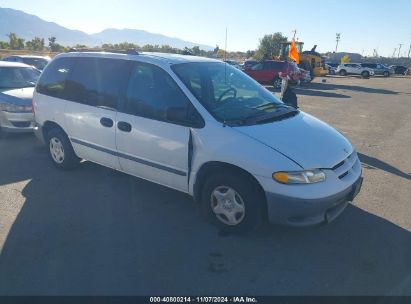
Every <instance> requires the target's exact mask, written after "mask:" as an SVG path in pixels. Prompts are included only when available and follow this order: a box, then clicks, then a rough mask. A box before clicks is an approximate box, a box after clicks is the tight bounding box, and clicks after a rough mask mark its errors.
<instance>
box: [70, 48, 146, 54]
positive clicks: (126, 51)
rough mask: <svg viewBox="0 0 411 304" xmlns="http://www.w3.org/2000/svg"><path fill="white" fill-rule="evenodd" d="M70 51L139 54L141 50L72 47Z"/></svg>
mask: <svg viewBox="0 0 411 304" xmlns="http://www.w3.org/2000/svg"><path fill="white" fill-rule="evenodd" d="M68 52H69V53H76V52H95V53H101V52H106V53H116V54H127V55H139V52H138V51H137V50H136V49H127V50H116V49H87V48H79V49H77V48H71V49H69V51H68Z"/></svg>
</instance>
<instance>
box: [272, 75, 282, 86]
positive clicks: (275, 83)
mask: <svg viewBox="0 0 411 304" xmlns="http://www.w3.org/2000/svg"><path fill="white" fill-rule="evenodd" d="M281 82H282V80H281V78H280V77H278V76H275V78H274V79H273V87H274V89H281Z"/></svg>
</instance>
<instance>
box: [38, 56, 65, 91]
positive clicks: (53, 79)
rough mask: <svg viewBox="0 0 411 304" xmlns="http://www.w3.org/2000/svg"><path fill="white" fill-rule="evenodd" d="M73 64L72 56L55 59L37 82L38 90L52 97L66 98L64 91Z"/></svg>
mask: <svg viewBox="0 0 411 304" xmlns="http://www.w3.org/2000/svg"><path fill="white" fill-rule="evenodd" d="M72 66H73V61H72V59H71V58H57V59H55V60H53V61H52V62H51V63H50V65H49V66H48V67H47V69H46V70H45V71H44V72H43V74H42V75H41V77H40V80H39V82H38V84H37V92H39V93H41V94H44V95H48V96H52V97H57V98H64V96H63V92H64V90H65V87H66V80H67V76H68V74H69V73H70V71H71V69H72Z"/></svg>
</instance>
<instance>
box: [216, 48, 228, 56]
mask: <svg viewBox="0 0 411 304" xmlns="http://www.w3.org/2000/svg"><path fill="white" fill-rule="evenodd" d="M225 57H226V52H225V51H224V50H222V49H219V50H218V51H217V58H225Z"/></svg>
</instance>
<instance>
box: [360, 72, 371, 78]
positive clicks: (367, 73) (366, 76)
mask: <svg viewBox="0 0 411 304" xmlns="http://www.w3.org/2000/svg"><path fill="white" fill-rule="evenodd" d="M361 76H362V78H370V73H369V72H368V71H364V72H362V73H361Z"/></svg>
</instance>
